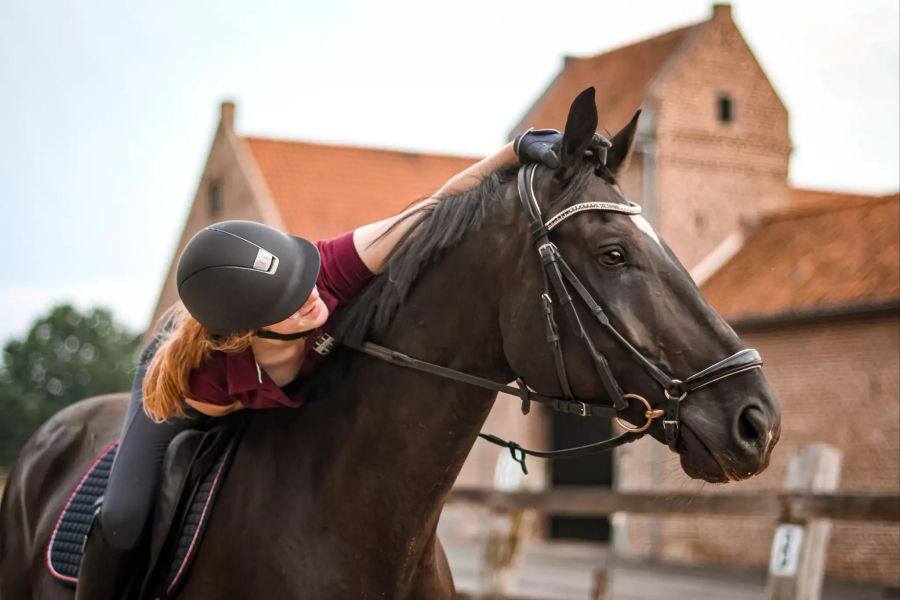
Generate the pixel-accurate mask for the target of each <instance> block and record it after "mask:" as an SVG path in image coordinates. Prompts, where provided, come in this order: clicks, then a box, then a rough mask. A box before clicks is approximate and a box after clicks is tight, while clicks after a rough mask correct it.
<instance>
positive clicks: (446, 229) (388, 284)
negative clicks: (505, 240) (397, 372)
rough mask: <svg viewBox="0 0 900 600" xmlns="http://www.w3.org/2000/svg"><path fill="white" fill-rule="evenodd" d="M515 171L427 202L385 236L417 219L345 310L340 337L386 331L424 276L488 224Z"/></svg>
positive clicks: (504, 171)
mask: <svg viewBox="0 0 900 600" xmlns="http://www.w3.org/2000/svg"><path fill="white" fill-rule="evenodd" d="M515 176H516V170H515V168H509V169H501V170H499V171H495V172H493V173H491V174H490V175H488V176H487V177H486V178H485V179H484V180H483V181H482V182H481V184H480V185H478V186H477V187H475V188H474V189H471V190H469V191H466V192H463V193H461V194H456V195H454V196H449V197H447V198H444V199H442V200H439V201H435V202H426V203H424V204H423V205H422V206H420V207H419V208H417V209H415V210H413V211H410V212H409V213H408V214H407V215H405V216H404V217H403V218H402V219H399V220H398V221H397V222H396V223H394V224H393V225H392V226H391V228H390V229H388V230H387V231H385V232H384V233H383V234H382V236H381V237H384V236H386V235H387V234H389V233H390V232H391V231H392V230H393V229H395V228H396V227H399V226H400V225H401V224H403V223H406V222H408V221H412V223H411V225H410V227H409V230H408V231H407V232H406V233H405V234H404V236H403V237H402V238H401V239H400V241H399V242H398V243H397V245H396V246H394V249H393V250H392V251H391V253H390V254H389V255H388V257H387V259H386V261H385V263H386V267H385V269H384V270H383V272H382V273H380V274H378V275H376V276H375V277H374V278H373V279H372V281H371V282H369V284H368V285H367V286H366V287H365V289H363V290H362V291H361V292H360V293H359V294H357V295H356V297H355V298H354V299H353V300H352V301H351V303H350V304H349V305H348V306H347V308H346V309H344V311H343V314H342V315H340V318H339V323H338V326H337V329H336V331H335V337H337V339H339V340H343V341H347V342H348V343H353V344H359V343H361V342H362V341H363V340H365V339H366V337H368V336H376V337H377V336H380V335H381V334H383V333H384V331H385V330H386V329H387V327H388V325H389V324H390V322H391V320H392V319H393V318H394V315H395V314H396V313H397V309H399V308H400V306H401V305H402V304H403V302H404V301H405V300H406V297H407V296H408V295H409V292H410V290H411V289H412V287H413V285H414V284H415V282H416V279H417V278H418V277H419V275H420V274H421V273H422V272H423V271H424V270H425V269H427V268H428V267H429V266H430V265H432V264H434V262H435V261H437V260H438V259H439V258H440V256H441V254H442V253H443V252H444V251H446V250H448V249H450V248H453V247H454V246H455V245H456V244H458V243H459V242H460V240H462V238H463V237H465V235H466V234H467V233H470V232H475V231H478V230H479V229H480V228H481V227H482V225H483V224H484V222H485V220H486V218H487V215H488V212H489V211H488V209H489V207H490V206H491V205H492V204H494V203H497V202H499V201H500V200H501V199H502V196H503V193H504V189H505V188H506V185H507V184H508V183H509V182H510V181H512V180H513V179H515ZM379 239H380V238H379Z"/></svg>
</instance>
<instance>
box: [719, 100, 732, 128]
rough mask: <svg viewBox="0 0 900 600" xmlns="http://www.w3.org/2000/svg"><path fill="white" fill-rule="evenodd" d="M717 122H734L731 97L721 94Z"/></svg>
mask: <svg viewBox="0 0 900 600" xmlns="http://www.w3.org/2000/svg"><path fill="white" fill-rule="evenodd" d="M718 104H719V122H721V123H731V122H732V121H734V103H733V102H732V100H731V96H729V95H728V94H722V95H721V96H719V103H718Z"/></svg>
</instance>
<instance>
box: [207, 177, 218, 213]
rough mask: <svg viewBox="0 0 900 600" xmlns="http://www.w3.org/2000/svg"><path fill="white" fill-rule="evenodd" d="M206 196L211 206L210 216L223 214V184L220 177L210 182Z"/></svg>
mask: <svg viewBox="0 0 900 600" xmlns="http://www.w3.org/2000/svg"><path fill="white" fill-rule="evenodd" d="M206 197H207V202H208V207H209V216H210V217H213V218H215V217H218V216H219V215H221V214H222V186H221V184H220V182H219V180H218V179H215V180H213V181H211V182H210V184H209V188H208V189H207V191H206Z"/></svg>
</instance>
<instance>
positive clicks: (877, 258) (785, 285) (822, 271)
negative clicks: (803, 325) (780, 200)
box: [703, 190, 900, 321]
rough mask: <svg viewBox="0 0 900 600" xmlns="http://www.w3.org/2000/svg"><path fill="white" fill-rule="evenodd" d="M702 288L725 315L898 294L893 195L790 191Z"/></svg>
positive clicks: (899, 229)
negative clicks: (783, 205)
mask: <svg viewBox="0 0 900 600" xmlns="http://www.w3.org/2000/svg"><path fill="white" fill-rule="evenodd" d="M793 196H794V200H795V203H794V205H793V206H791V207H790V208H787V209H785V210H783V211H780V212H778V213H775V214H772V215H770V216H768V217H766V218H764V219H763V220H762V221H761V222H760V223H759V224H757V225H756V226H755V227H754V228H753V229H751V231H750V232H749V234H748V235H747V237H746V240H745V242H744V245H743V247H742V248H741V250H740V251H739V252H738V253H737V254H736V255H735V256H734V257H733V258H732V259H731V260H730V261H729V262H728V263H726V264H725V265H724V266H723V267H722V268H721V269H719V271H717V272H716V273H715V274H713V275H712V276H711V277H710V278H709V279H708V280H707V281H706V282H705V283H704V285H703V292H704V294H705V295H706V297H707V299H708V300H709V301H710V303H711V304H712V305H713V306H714V307H715V308H716V309H717V310H718V311H719V312H720V313H721V314H722V315H723V316H724V317H725V318H726V319H728V320H731V321H734V320H739V319H747V318H755V317H766V316H774V315H781V314H789V313H795V312H806V311H810V310H822V309H835V308H840V307H846V306H852V305H857V304H864V303H865V304H870V303H877V302H884V301H892V300H896V299H898V298H900V194H893V195H890V196H882V197H878V196H861V195H851V194H839V193H834V192H819V191H815V190H795V191H794V193H793Z"/></svg>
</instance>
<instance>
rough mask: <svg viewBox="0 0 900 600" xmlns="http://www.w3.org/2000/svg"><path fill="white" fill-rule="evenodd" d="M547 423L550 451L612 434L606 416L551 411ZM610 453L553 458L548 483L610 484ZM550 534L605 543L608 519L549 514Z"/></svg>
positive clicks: (593, 440) (607, 536) (606, 485)
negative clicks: (548, 422)
mask: <svg viewBox="0 0 900 600" xmlns="http://www.w3.org/2000/svg"><path fill="white" fill-rule="evenodd" d="M550 423H551V439H552V441H553V448H554V450H559V449H561V448H569V447H572V446H583V445H585V444H590V443H592V442H598V441H600V440H604V439H607V438H609V437H611V436H612V423H611V422H610V421H609V420H607V419H598V418H584V417H576V416H574V415H567V414H563V413H558V412H554V413H553V415H552V417H551V419H550ZM612 456H613V455H612V453H611V452H605V453H603V454H597V455H594V456H588V457H585V458H576V459H572V460H557V461H553V462H552V463H551V465H550V474H551V479H550V480H551V484H552V485H553V486H563V485H566V486H568V485H583V486H595V487H596V486H602V487H611V486H612V466H613V464H612ZM550 537H552V538H559V539H578V540H592V541H600V542H608V541H609V539H610V526H609V519H608V518H606V517H562V516H557V515H551V516H550Z"/></svg>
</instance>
